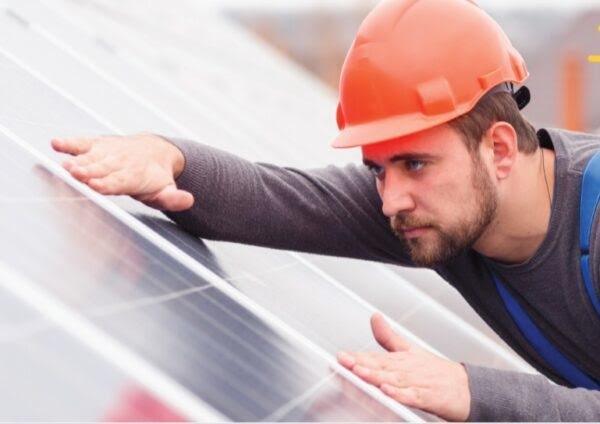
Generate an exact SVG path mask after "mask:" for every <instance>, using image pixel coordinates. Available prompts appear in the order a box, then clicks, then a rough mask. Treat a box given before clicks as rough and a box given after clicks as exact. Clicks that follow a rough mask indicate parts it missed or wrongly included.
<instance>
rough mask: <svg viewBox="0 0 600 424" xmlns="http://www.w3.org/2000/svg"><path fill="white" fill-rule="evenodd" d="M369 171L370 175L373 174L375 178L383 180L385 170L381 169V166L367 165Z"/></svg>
mask: <svg viewBox="0 0 600 424" xmlns="http://www.w3.org/2000/svg"><path fill="white" fill-rule="evenodd" d="M368 168H369V171H370V172H371V174H373V175H374V176H375V178H380V179H381V178H383V174H384V172H385V170H384V169H383V167H382V166H377V165H369V166H368Z"/></svg>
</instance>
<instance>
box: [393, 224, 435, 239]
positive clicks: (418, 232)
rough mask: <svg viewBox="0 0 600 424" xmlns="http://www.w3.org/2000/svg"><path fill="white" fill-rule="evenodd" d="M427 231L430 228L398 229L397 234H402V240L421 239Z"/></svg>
mask: <svg viewBox="0 0 600 424" xmlns="http://www.w3.org/2000/svg"><path fill="white" fill-rule="evenodd" d="M429 229H431V227H400V228H399V231H398V232H399V233H400V234H402V236H403V237H404V238H407V239H411V238H417V237H421V236H422V235H423V234H425V233H426V232H427V231H428V230H429Z"/></svg>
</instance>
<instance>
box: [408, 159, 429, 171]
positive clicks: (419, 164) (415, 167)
mask: <svg viewBox="0 0 600 424" xmlns="http://www.w3.org/2000/svg"><path fill="white" fill-rule="evenodd" d="M405 164H406V169H408V170H409V171H420V170H421V169H423V167H424V166H425V161H422V160H407V161H406V163H405Z"/></svg>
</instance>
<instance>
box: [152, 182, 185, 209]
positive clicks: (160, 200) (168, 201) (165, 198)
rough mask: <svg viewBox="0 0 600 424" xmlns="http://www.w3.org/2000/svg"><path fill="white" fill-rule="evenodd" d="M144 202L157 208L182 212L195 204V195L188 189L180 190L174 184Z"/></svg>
mask: <svg viewBox="0 0 600 424" xmlns="http://www.w3.org/2000/svg"><path fill="white" fill-rule="evenodd" d="M144 203H146V204H147V205H148V206H151V207H153V208H155V209H160V210H166V211H170V212H181V211H184V210H187V209H189V208H191V207H192V206H193V205H194V196H192V194H191V193H189V192H187V191H184V190H178V189H177V187H175V185H174V184H172V185H169V186H167V187H165V188H164V189H162V190H161V191H159V192H158V193H157V194H156V195H155V196H153V198H152V199H151V200H150V199H149V200H148V201H145V202H144Z"/></svg>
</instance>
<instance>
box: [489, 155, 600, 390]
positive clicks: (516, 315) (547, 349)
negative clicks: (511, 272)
mask: <svg viewBox="0 0 600 424" xmlns="http://www.w3.org/2000/svg"><path fill="white" fill-rule="evenodd" d="M599 202H600V152H598V153H596V154H595V155H594V156H593V157H592V159H591V160H590V161H589V162H588V164H587V166H586V168H585V171H584V173H583V178H582V182H581V200H580V205H579V231H580V238H579V239H580V248H581V272H582V274H583V280H584V282H585V288H586V291H587V293H588V297H589V298H590V301H591V303H592V305H593V306H594V309H595V310H596V312H597V313H598V316H600V300H599V299H598V294H597V293H596V291H595V290H594V287H593V285H592V280H591V278H590V268H589V244H590V236H591V233H592V225H593V223H594V216H595V214H596V209H597V206H598V203H599ZM490 274H491V276H492V279H493V281H494V284H495V285H496V289H497V290H498V293H499V294H500V297H501V298H502V301H503V302H504V306H505V307H506V309H507V311H508V312H509V314H510V315H511V317H512V319H513V321H514V322H515V323H516V324H517V327H519V330H520V331H521V333H522V334H523V335H524V336H525V338H526V339H527V340H528V341H529V343H531V346H532V347H533V348H534V349H535V350H536V351H537V352H538V354H539V355H540V356H541V357H542V358H543V359H544V361H546V363H547V364H548V365H550V367H551V368H553V369H554V370H555V371H556V372H557V373H558V374H559V375H561V376H562V377H563V378H564V379H565V380H567V381H568V382H569V383H571V384H572V385H574V386H575V387H583V388H586V389H592V390H600V384H599V383H598V382H597V381H596V380H594V379H593V378H592V377H590V376H589V375H588V374H587V373H585V372H584V371H583V370H581V369H580V368H579V367H578V366H577V365H575V364H574V363H573V362H572V361H571V360H570V359H569V358H567V357H566V356H565V355H563V354H562V353H561V352H560V351H559V350H558V349H557V348H556V347H555V346H554V345H553V344H552V342H550V340H548V339H547V338H546V336H544V334H543V333H542V331H541V330H540V329H539V328H538V327H537V326H536V325H535V323H534V322H533V321H532V320H531V318H530V317H529V315H527V312H525V310H524V309H523V308H522V307H521V305H519V303H518V302H517V300H516V299H515V298H514V297H513V296H512V295H511V294H510V292H509V291H508V290H507V289H506V287H505V286H504V284H503V283H502V281H501V280H500V278H499V277H498V276H497V275H496V274H495V273H494V272H493V271H491V270H490Z"/></svg>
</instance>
